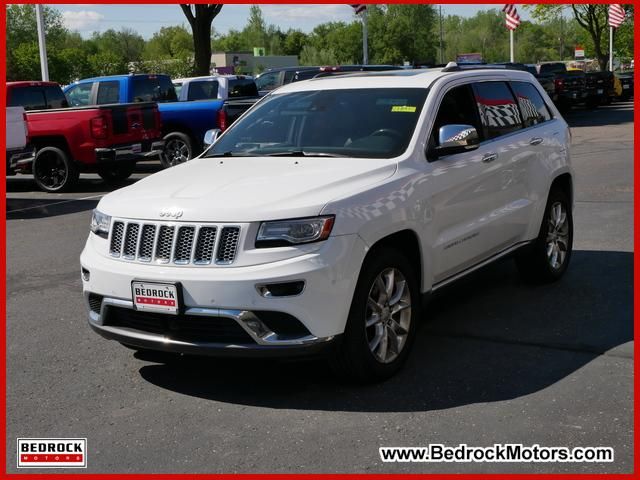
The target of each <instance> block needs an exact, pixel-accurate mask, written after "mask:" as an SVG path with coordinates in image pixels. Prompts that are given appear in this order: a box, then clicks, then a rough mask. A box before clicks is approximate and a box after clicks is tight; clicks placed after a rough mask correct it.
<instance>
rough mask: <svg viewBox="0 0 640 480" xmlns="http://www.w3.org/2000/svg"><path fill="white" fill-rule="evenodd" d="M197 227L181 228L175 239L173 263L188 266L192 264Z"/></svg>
mask: <svg viewBox="0 0 640 480" xmlns="http://www.w3.org/2000/svg"><path fill="white" fill-rule="evenodd" d="M195 232H196V227H180V228H178V234H177V235H176V239H175V246H174V250H173V263H176V264H178V265H186V264H188V263H189V262H191V252H192V250H193V243H194V239H195Z"/></svg>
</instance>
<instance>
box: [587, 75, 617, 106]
mask: <svg viewBox="0 0 640 480" xmlns="http://www.w3.org/2000/svg"><path fill="white" fill-rule="evenodd" d="M585 78H586V88H587V98H586V100H585V105H586V107H587V108H596V107H597V106H599V105H608V104H610V103H611V101H612V100H613V97H615V94H616V92H615V84H614V76H613V73H612V72H586V73H585Z"/></svg>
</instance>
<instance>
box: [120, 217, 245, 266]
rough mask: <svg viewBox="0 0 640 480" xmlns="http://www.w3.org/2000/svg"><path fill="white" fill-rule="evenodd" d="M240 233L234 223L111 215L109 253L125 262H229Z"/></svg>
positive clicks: (235, 252)
mask: <svg viewBox="0 0 640 480" xmlns="http://www.w3.org/2000/svg"><path fill="white" fill-rule="evenodd" d="M240 234H241V228H240V227H239V226H237V225H216V224H200V225H197V224H189V223H186V222H185V223H180V222H148V221H147V222H144V221H135V220H131V221H129V220H126V219H115V220H114V222H113V224H112V227H111V232H110V237H109V254H110V255H111V256H113V257H116V258H119V259H121V260H124V261H129V262H141V263H151V262H155V263H160V264H171V265H189V264H192V265H198V266H203V265H211V264H216V265H229V264H231V263H233V262H234V261H235V260H236V257H237V254H238V245H239V242H240Z"/></svg>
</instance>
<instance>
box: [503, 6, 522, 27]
mask: <svg viewBox="0 0 640 480" xmlns="http://www.w3.org/2000/svg"><path fill="white" fill-rule="evenodd" d="M502 11H503V12H504V13H506V14H507V18H506V25H507V28H508V29H509V30H515V29H516V28H517V27H518V25H520V15H518V10H516V6H515V5H514V4H512V3H507V4H506V5H505V6H504V7H503V8H502Z"/></svg>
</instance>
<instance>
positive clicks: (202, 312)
mask: <svg viewBox="0 0 640 480" xmlns="http://www.w3.org/2000/svg"><path fill="white" fill-rule="evenodd" d="M84 297H85V303H86V305H87V306H88V305H89V292H85V295H84ZM108 306H114V307H120V308H128V309H130V310H133V309H134V308H133V302H132V301H131V300H122V299H119V298H110V297H103V299H102V306H101V308H100V314H98V313H96V312H94V311H92V310H91V309H90V308H89V321H90V322H91V324H92V326H93V327H94V328H98V329H100V330H103V331H106V332H110V333H113V334H117V335H119V336H128V337H131V338H137V339H140V340H145V341H148V342H157V343H162V344H165V345H166V344H172V345H176V346H179V345H184V346H199V347H204V348H206V347H211V348H221V347H223V348H236V349H237V348H246V349H250V348H251V345H250V344H243V345H227V344H218V343H208V342H202V343H200V342H183V341H179V340H172V339H170V338H168V337H165V336H164V335H158V334H152V333H146V332H139V331H133V330H130V329H125V328H119V327H112V326H109V325H103V323H102V318H103V315H104V313H105V308H106V307H108ZM184 314H186V315H197V316H203V317H207V316H209V317H225V318H230V319H233V320H235V321H236V322H237V323H238V325H240V326H241V327H242V329H243V330H244V331H245V332H247V334H248V335H249V336H250V337H251V338H252V339H253V341H254V342H256V344H258V345H260V346H270V347H278V346H283V347H290V346H300V347H302V346H309V345H315V344H319V343H325V342H330V341H332V340H333V339H334V338H335V337H334V336H331V337H316V336H313V335H306V336H304V337H299V338H281V337H280V336H279V335H278V334H277V333H275V332H274V331H272V330H270V329H269V327H267V326H266V325H265V324H264V322H262V320H260V319H259V318H258V317H257V316H256V315H255V314H254V313H253V312H251V311H249V310H235V309H225V308H200V307H189V308H186V309H185V310H184Z"/></svg>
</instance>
